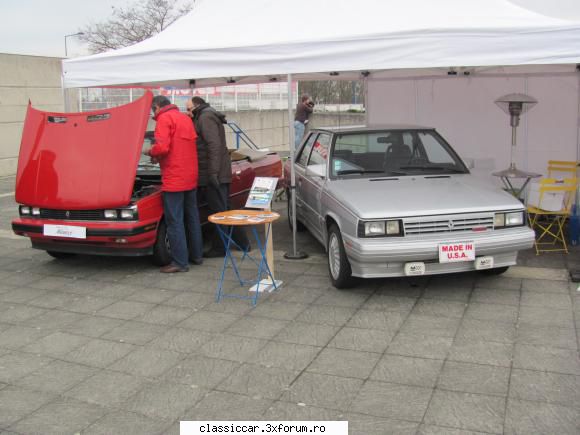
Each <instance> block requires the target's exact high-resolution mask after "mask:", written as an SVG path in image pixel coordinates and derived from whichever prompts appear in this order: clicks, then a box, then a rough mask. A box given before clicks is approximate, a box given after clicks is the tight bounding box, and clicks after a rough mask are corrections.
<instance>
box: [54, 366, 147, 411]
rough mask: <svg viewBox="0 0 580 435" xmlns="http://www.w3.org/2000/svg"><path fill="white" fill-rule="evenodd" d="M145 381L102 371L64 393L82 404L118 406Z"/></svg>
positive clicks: (123, 374)
mask: <svg viewBox="0 0 580 435" xmlns="http://www.w3.org/2000/svg"><path fill="white" fill-rule="evenodd" d="M145 382H146V381H145V379H144V378H140V377H136V376H131V375H128V374H125V373H120V372H113V371H108V370H103V371H100V372H98V373H97V374H96V375H94V376H91V377H90V378H88V379H85V380H84V381H82V382H81V383H79V384H78V385H76V386H75V387H73V388H72V389H70V390H68V391H66V392H65V393H64V395H65V396H68V397H72V398H74V399H77V400H80V401H82V402H88V403H96V404H99V405H102V406H120V405H122V404H123V403H125V401H126V400H127V399H128V398H129V397H131V396H132V395H133V394H135V393H136V392H137V391H138V390H139V389H140V388H142V387H143V385H144V384H145Z"/></svg>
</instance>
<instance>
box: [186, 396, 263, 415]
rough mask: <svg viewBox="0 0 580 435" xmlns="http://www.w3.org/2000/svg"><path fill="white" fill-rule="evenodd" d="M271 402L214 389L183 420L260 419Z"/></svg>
mask: <svg viewBox="0 0 580 435" xmlns="http://www.w3.org/2000/svg"><path fill="white" fill-rule="evenodd" d="M270 404H271V401H270V400H267V399H260V398H253V397H248V396H242V395H240V394H234V393H226V392H222V391H212V392H210V393H209V394H208V395H207V396H205V398H203V399H202V400H201V401H200V402H199V403H198V404H197V405H195V407H193V409H191V410H190V411H188V412H186V413H185V415H184V416H183V420H222V421H223V420H227V421H231V420H245V421H251V420H260V419H261V416H262V414H263V413H264V411H265V410H266V409H267V408H268V407H269V406H270Z"/></svg>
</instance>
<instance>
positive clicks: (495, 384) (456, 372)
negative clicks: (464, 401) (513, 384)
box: [437, 361, 510, 396]
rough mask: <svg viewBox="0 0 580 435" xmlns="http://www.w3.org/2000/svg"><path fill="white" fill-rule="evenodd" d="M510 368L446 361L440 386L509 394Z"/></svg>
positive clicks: (461, 390) (474, 391) (447, 388)
mask: <svg viewBox="0 0 580 435" xmlns="http://www.w3.org/2000/svg"><path fill="white" fill-rule="evenodd" d="M509 379H510V369H509V368H507V367H497V366H488V365H482V364H468V363H458V362H452V361H446V362H445V366H444V367H443V371H442V372H441V376H440V378H439V381H438V383H437V386H438V388H441V389H444V390H451V391H460V392H464V393H479V394H487V395H497V396H507V393H508V383H509Z"/></svg>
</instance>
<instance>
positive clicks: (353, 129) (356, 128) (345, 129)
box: [312, 124, 435, 133]
mask: <svg viewBox="0 0 580 435" xmlns="http://www.w3.org/2000/svg"><path fill="white" fill-rule="evenodd" d="M314 130H316V131H328V132H329V133H366V132H371V131H383V130H435V128H434V127H426V126H421V125H413V124H376V125H344V126H340V127H316V128H313V129H312V131H314Z"/></svg>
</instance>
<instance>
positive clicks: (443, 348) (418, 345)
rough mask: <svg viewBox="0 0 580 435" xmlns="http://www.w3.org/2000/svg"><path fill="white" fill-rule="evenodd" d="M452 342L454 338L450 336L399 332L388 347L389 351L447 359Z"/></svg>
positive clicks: (391, 352) (405, 354)
mask: <svg viewBox="0 0 580 435" xmlns="http://www.w3.org/2000/svg"><path fill="white" fill-rule="evenodd" d="M452 343H453V339H452V338H448V337H436V336H425V335H409V334H399V335H397V336H396V337H395V338H394V339H393V341H392V342H391V344H390V345H389V347H388V348H387V353H388V354H391V355H402V356H414V357H418V358H431V359H445V357H446V356H447V353H448V352H449V349H450V348H451V344H452Z"/></svg>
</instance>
